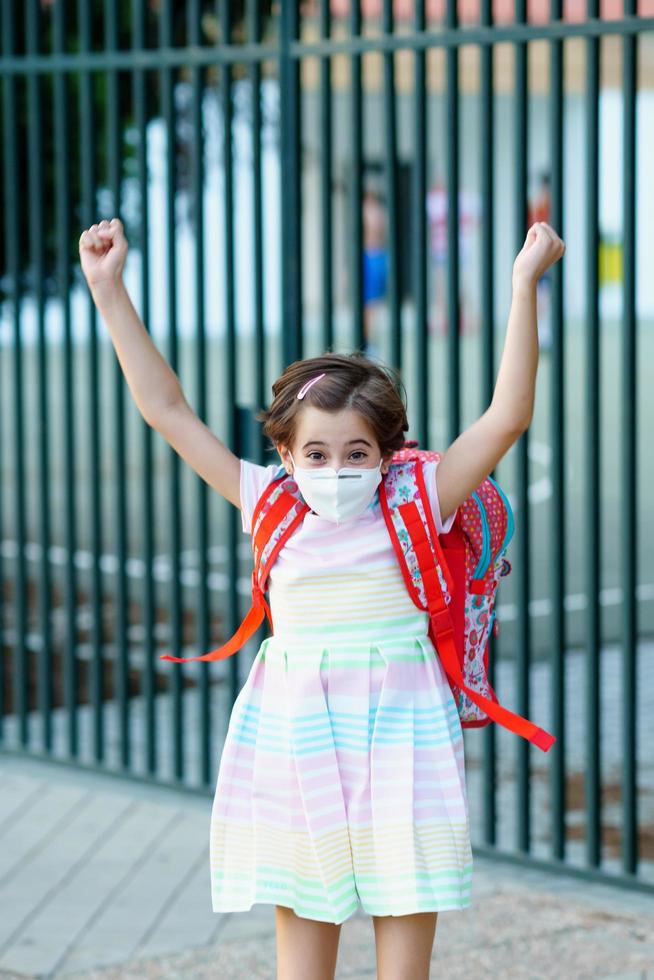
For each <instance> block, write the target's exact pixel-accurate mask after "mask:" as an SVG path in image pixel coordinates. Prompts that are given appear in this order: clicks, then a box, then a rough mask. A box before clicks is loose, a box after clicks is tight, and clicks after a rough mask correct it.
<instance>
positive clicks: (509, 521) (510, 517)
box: [488, 476, 515, 555]
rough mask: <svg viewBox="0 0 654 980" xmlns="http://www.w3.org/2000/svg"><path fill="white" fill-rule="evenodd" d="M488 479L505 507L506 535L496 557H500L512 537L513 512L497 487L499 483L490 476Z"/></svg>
mask: <svg viewBox="0 0 654 980" xmlns="http://www.w3.org/2000/svg"><path fill="white" fill-rule="evenodd" d="M488 479H489V480H490V482H491V483H492V484H493V486H494V487H495V489H496V490H497V492H498V493H499V495H500V497H501V498H502V500H503V501H504V506H505V507H506V514H507V522H506V534H505V535H504V541H503V542H502V547H501V548H500V550H499V551H498V553H497V554H498V555H501V554H503V553H504V551H505V550H506V546H507V545H508V543H509V541H510V540H511V538H512V537H513V532H514V530H515V521H514V519H513V511H512V509H511V504H510V503H509V500H508V497H507V496H506V494H505V493H504V490H502V487H501V486H500V485H499V483H496V482H495V480H494V479H493V478H492V476H489V477H488Z"/></svg>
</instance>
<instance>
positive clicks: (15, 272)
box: [0, 4, 28, 745]
mask: <svg viewBox="0 0 654 980" xmlns="http://www.w3.org/2000/svg"><path fill="white" fill-rule="evenodd" d="M0 11H1V16H2V53H3V56H4V57H6V58H10V57H12V56H13V55H14V54H15V48H16V25H15V22H14V14H15V7H14V5H13V4H0ZM16 89H17V84H16V78H15V76H14V75H9V74H8V75H5V76H4V79H3V85H2V110H3V120H4V129H3V141H2V154H3V176H4V207H3V218H4V235H5V251H6V256H7V272H8V274H9V282H10V284H11V285H10V287H9V294H10V301H11V310H12V320H13V352H12V354H13V358H12V374H13V385H12V396H13V397H12V401H13V438H12V442H13V446H12V448H13V474H14V480H13V487H12V491H13V492H12V497H13V514H14V519H13V528H14V534H15V540H16V552H15V565H14V588H13V614H14V640H13V657H12V665H11V693H12V704H13V710H14V713H15V714H16V716H17V718H18V721H19V726H20V728H19V738H20V741H21V743H22V744H23V745H26V744H27V734H28V733H27V656H28V653H27V568H26V559H25V547H26V544H27V542H26V531H27V501H26V497H25V492H24V488H25V485H26V484H25V429H24V423H25V417H24V395H25V387H24V386H25V380H24V365H23V349H22V337H21V322H20V321H21V310H20V303H21V286H20V278H21V276H20V266H21V254H20V252H21V249H20V238H19V216H18V207H17V204H18V201H19V194H18V132H17V126H16V122H17V105H18V99H17V92H16Z"/></svg>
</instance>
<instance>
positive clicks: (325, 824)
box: [210, 460, 472, 923]
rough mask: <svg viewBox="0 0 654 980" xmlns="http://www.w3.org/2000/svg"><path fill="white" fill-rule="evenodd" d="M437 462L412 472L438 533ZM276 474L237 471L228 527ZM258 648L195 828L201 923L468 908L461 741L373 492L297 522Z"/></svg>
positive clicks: (273, 579) (252, 468) (246, 465)
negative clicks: (364, 500) (258, 909)
mask: <svg viewBox="0 0 654 980" xmlns="http://www.w3.org/2000/svg"><path fill="white" fill-rule="evenodd" d="M437 465H438V461H433V462H430V463H428V464H427V469H426V472H425V476H426V482H427V486H428V488H429V493H430V495H431V502H432V509H433V512H434V517H435V520H436V526H437V529H438V530H439V531H448V530H449V529H450V527H451V524H452V522H453V521H454V517H455V515H454V514H452V515H451V516H450V517H449V518H448V520H447V522H446V525H445V527H444V526H443V524H442V521H441V517H440V510H439V506H438V499H437V495H436V479H435V473H436V467H437ZM282 471H283V467H281V465H279V464H272V465H270V466H266V467H264V466H259V465H257V464H255V463H251V462H249V461H247V460H242V461H241V504H242V510H241V516H242V524H243V530H244V531H245V532H247V533H250V530H251V517H252V512H253V510H254V507H255V504H256V502H257V500H258V498H259V496H260V494H261V492H262V490H263V489H264V487H265V486H266V485H267V483H268V482H269V481H270V480H272V479H274V478H275V477H276V476H278V475H280V474H281V473H282ZM269 603H270V609H271V612H272V618H273V623H274V636H269V637H267V638H266V639H264V641H263V642H262V644H261V646H260V647H259V650H258V652H257V654H256V657H255V659H254V660H253V662H252V667H251V669H250V671H249V674H248V677H247V680H246V681H245V684H244V685H243V687H242V689H241V691H240V693H239V695H238V697H237V699H236V701H235V703H234V707H233V710H232V713H231V716H230V720H229V727H228V731H227V735H226V740H225V745H224V748H223V752H222V756H221V760H220V767H219V772H218V778H217V784H216V792H215V797H214V802H213V807H212V813H211V829H210V835H211V836H210V862H211V894H212V905H213V910H214V912H236V911H244V910H248V909H250V908H251V906H252V905H253V904H255V903H261V902H264V903H273V904H277V905H284V906H287V907H289V908H292V909H293V910H294V911H295V912H296V913H297V914H298V915H300V916H303V917H305V918H310V919H319V920H321V921H325V922H333V923H340V922H343V921H344V920H345V919H347V918H348V917H349V916H351V915H352V914H353V913H354V912H355V911H356V909H357V908H358V906H359V904H360V905H361V907H362V908H363V910H364V911H365V912H368V913H369V914H371V915H406V914H409V913H413V912H426V911H441V910H444V909H462V908H466V907H467V906H469V905H470V904H471V879H472V850H471V844H470V824H469V812H468V800H467V793H466V783H465V769H464V746H463V733H462V729H461V724H460V720H459V716H458V712H457V709H456V704H455V701H454V697H453V695H452V692H451V690H450V686H449V683H448V680H447V676H446V674H445V672H444V669H443V667H442V665H441V663H440V661H439V659H438V657H437V655H436V653H435V650H434V647H433V645H432V643H431V640H430V639H429V637H428V635H427V614H426V613H423V612H422V611H421V610H419V609H417V608H416V606H415V605H414V604H413V602H412V601H411V599H410V597H409V594H408V592H407V590H406V586H405V584H404V581H403V579H402V575H401V572H400V569H399V566H398V564H397V559H396V557H395V554H394V552H393V548H392V545H391V540H390V537H389V535H388V531H387V528H386V524H385V522H384V518H383V515H382V512H381V505H380V503H379V493H378V492H376V493H375V496H374V497H373V499H372V501H371V503H370V504H369V506H368V508H367V509H366V510H365V511H364V512H363V513H362V514H361V515H360V516H359V517H357V518H355V519H353V520H352V521H349V522H347V523H345V524H342V525H340V526H337V525H336V524H334V523H333V522H331V521H328V520H327V519H325V518H322V517H320V516H319V515H317V514H315V513H313V512H310V513H307V514H306V516H305V518H304V522H303V523H302V524H301V525H300V527H299V528H298V529H297V531H296V532H295V533H294V534H293V535H292V536H291V538H290V539H289V540H288V541H287V543H286V545H285V546H284V548H283V549H282V551H281V552H280V555H279V557H278V559H277V561H276V563H275V565H274V566H273V569H272V571H271V574H270V580H269Z"/></svg>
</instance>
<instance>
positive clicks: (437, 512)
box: [423, 459, 459, 534]
mask: <svg viewBox="0 0 654 980" xmlns="http://www.w3.org/2000/svg"><path fill="white" fill-rule="evenodd" d="M439 463H440V459H430V460H427V462H425V463H424V464H423V470H424V474H425V486H426V487H427V495H428V497H429V503H430V504H431V510H432V514H433V515H434V521H435V523H436V531H437V532H438V534H447V533H448V531H451V530H452V525H453V524H454V521H455V519H456V515H457V513H458V509H459V508H458V507H457V508H456V510H455V511H453V513H451V514H450V515H449V517H448V518H447V520H446V521H445V524H443V521H442V519H441V506H440V502H439V500H438V490H437V488H436V470H437V469H438V464H439Z"/></svg>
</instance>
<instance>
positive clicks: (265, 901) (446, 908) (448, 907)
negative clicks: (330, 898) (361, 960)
mask: <svg viewBox="0 0 654 980" xmlns="http://www.w3.org/2000/svg"><path fill="white" fill-rule="evenodd" d="M255 905H280V906H282V907H283V908H290V909H291V910H292V911H293V912H295V914H296V915H298V916H299V917H300V918H302V919H312V920H314V921H316V922H329V923H331V924H332V925H342V924H343V922H347V920H348V919H351V918H352V916H353V915H356V914H357V912H364V913H365V914H366V915H371V916H372V915H379V916H386V915H393V916H400V915H417V914H420V913H422V912H459V911H461V912H462V911H464V910H465V909H467V908H470V907H471V906H472V900H470V901H468V902H464V903H463V904H461V903H459V904H453V903H452V902H450V903H448V904H441V905H439V906H438V908H418V909H417V908H415V907H411V908H403V909H401V910H400V911H398V910H397V909H395V910H394V911H392V912H369V911H368V909H367V908H366V907H365V905H364V904H363V902H359V903H358V904H357V906H356V907H355V908H354V909H353V910H352V911H351V912H349V913H348V914H347V915H346V916H345V917H344V918H342V919H338V920H334V919H327V918H323V917H322V916H319V915H313V914H312V915H303V914H302V912H301V911H299V909H298V908H297V907H296V906H294V905H285V904H284V903H283V902H277V901H275V900H273V899H270V898H255V899H254V900H253V901H252V902H250V904H249V905H240V906H239V907H238V908H231V907H230V908H224V909H223V908H216V907H215V906H213V912H214V913H215V914H216V915H229V914H231V913H232V912H250V911H252V908H253V907H254V906H255Z"/></svg>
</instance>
